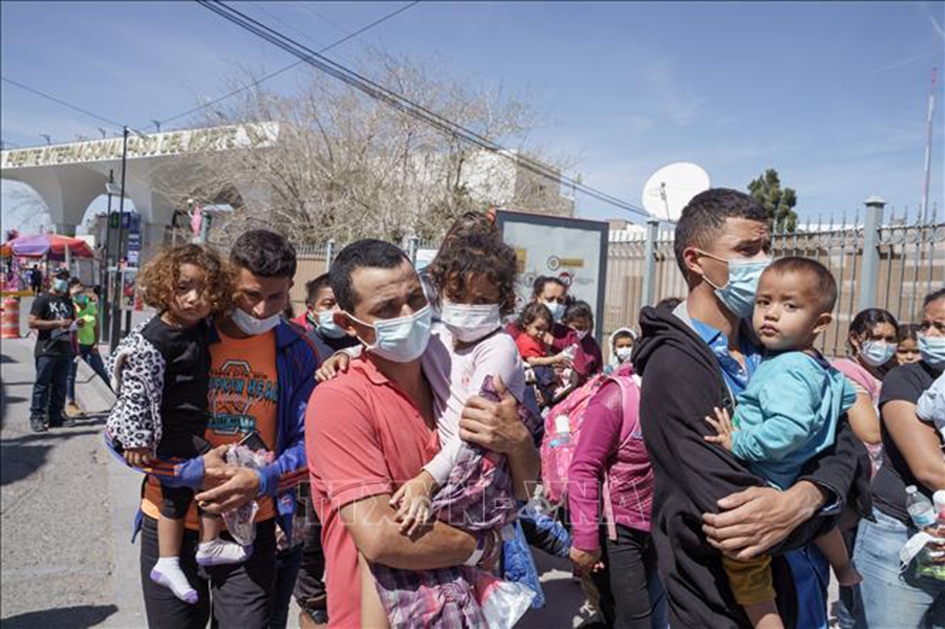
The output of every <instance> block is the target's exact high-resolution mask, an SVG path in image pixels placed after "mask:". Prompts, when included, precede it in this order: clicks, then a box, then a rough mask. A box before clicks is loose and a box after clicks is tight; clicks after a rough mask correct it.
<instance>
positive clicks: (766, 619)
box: [745, 601, 784, 629]
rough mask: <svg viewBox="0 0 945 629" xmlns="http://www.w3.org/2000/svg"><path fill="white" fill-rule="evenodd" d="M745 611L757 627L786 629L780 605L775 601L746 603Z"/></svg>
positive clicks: (753, 625) (758, 628)
mask: <svg viewBox="0 0 945 629" xmlns="http://www.w3.org/2000/svg"><path fill="white" fill-rule="evenodd" d="M745 613H746V614H748V620H750V621H751V626H752V627H754V628H755V629H784V623H783V622H781V616H780V614H778V606H777V605H776V604H775V602H774V601H764V602H763V603H755V604H754V605H745Z"/></svg>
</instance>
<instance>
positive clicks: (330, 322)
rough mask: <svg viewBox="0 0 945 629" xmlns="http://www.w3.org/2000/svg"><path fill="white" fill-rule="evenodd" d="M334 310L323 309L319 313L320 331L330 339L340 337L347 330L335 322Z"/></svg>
mask: <svg viewBox="0 0 945 629" xmlns="http://www.w3.org/2000/svg"><path fill="white" fill-rule="evenodd" d="M334 314H335V311H334V310H322V311H321V312H319V313H318V332H319V333H320V334H324V335H325V336H327V337H328V338H330V339H340V338H341V337H342V336H344V335H345V331H344V330H342V329H341V328H339V327H338V326H337V325H336V324H335V319H334V316H333V315H334Z"/></svg>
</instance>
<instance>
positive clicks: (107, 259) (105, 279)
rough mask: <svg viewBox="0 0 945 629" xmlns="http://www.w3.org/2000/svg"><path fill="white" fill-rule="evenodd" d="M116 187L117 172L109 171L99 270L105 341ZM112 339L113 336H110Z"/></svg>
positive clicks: (101, 331)
mask: <svg viewBox="0 0 945 629" xmlns="http://www.w3.org/2000/svg"><path fill="white" fill-rule="evenodd" d="M113 185H115V171H114V170H109V171H108V183H107V184H105V192H106V193H107V194H108V210H106V212H105V253H104V259H103V260H102V267H101V269H100V270H99V280H98V285H99V286H100V287H101V289H102V294H101V298H102V300H101V303H100V304H99V307H100V309H101V314H102V316H101V317H99V332H98V338H100V339H104V338H105V335H106V334H107V333H108V331H109V330H111V328H110V327H109V325H110V323H111V312H110V311H109V309H110V306H111V302H110V301H109V300H108V298H109V295H110V294H111V291H109V290H108V288H109V283H110V282H109V276H108V267H109V264H110V263H111V257H112V250H111V247H110V245H111V235H112V186H113ZM109 338H111V336H109Z"/></svg>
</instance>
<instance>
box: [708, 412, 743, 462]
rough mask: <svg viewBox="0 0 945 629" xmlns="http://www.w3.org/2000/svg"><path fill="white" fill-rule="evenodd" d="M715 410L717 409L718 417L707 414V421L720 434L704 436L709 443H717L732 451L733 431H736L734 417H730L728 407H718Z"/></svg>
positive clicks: (716, 414)
mask: <svg viewBox="0 0 945 629" xmlns="http://www.w3.org/2000/svg"><path fill="white" fill-rule="evenodd" d="M713 410H714V411H715V417H716V419H712V418H711V417H709V416H706V418H705V421H706V423H707V424H709V425H710V426H712V428H714V429H715V432H717V433H718V434H717V435H715V436H712V435H706V436H705V437H704V438H705V440H706V441H708V442H709V443H717V444H719V445H720V446H722V447H723V448H725V449H726V450H728V451H729V452H731V451H732V433H733V432H735V428H734V427H732V419H731V418H730V417H729V414H728V411H727V410H726V409H721V410H719V409H718V408H715V409H713Z"/></svg>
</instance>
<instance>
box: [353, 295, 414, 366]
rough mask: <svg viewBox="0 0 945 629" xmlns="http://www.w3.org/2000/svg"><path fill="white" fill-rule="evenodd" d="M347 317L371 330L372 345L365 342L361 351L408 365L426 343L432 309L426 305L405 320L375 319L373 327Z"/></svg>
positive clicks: (404, 318) (403, 318)
mask: <svg viewBox="0 0 945 629" xmlns="http://www.w3.org/2000/svg"><path fill="white" fill-rule="evenodd" d="M348 316H349V317H351V318H352V319H354V320H355V321H357V322H358V323H360V324H361V325H363V326H367V327H369V328H374V336H375V339H374V344H373V345H368V344H367V343H365V344H364V345H365V349H366V350H367V351H369V352H371V353H373V354H376V355H378V356H380V357H381V358H386V359H387V360H390V361H393V362H395V363H409V362H412V361H414V360H416V359H418V358H420V356H422V355H423V352H425V351H426V349H427V344H428V343H429V342H430V331H431V327H432V325H433V310H432V309H431V308H430V306H429V305H427V306H424V307H423V308H421V309H420V310H418V311H417V312H415V313H413V314H412V315H407V316H406V317H398V318H396V319H378V320H377V321H375V322H374V325H371V324H369V323H365V322H364V321H361V320H360V319H357V318H355V317H354V315H352V314H350V313H348ZM361 342H362V343H363V342H364V341H363V340H362V341H361Z"/></svg>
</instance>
